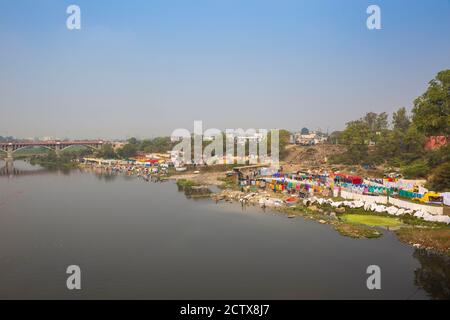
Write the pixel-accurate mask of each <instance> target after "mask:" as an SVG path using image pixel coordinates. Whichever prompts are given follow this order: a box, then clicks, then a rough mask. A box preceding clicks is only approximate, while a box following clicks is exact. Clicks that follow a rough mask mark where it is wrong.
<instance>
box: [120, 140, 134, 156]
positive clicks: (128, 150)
mask: <svg viewBox="0 0 450 320" xmlns="http://www.w3.org/2000/svg"><path fill="white" fill-rule="evenodd" d="M137 151H138V147H137V145H136V144H131V143H127V144H126V145H124V146H123V147H122V148H120V149H119V150H118V151H117V154H118V155H119V156H120V157H122V158H130V157H134V156H135V155H136V154H137Z"/></svg>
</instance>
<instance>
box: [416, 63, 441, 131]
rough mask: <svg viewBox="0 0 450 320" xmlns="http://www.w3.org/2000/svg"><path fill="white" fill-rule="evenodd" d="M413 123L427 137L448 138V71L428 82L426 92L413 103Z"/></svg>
mask: <svg viewBox="0 0 450 320" xmlns="http://www.w3.org/2000/svg"><path fill="white" fill-rule="evenodd" d="M412 112H413V118H412V119H413V122H414V124H415V125H416V126H417V129H419V130H420V131H422V132H423V133H425V134H426V135H427V136H434V135H445V136H446V137H449V136H450V125H449V124H450V69H447V70H444V71H441V72H439V73H438V74H437V76H436V78H435V79H433V80H431V81H430V82H429V86H428V89H427V91H426V92H425V93H424V94H423V95H421V96H420V97H418V98H417V99H416V100H415V101H414V108H413V110H412Z"/></svg>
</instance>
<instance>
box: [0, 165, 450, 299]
mask: <svg viewBox="0 0 450 320" xmlns="http://www.w3.org/2000/svg"><path fill="white" fill-rule="evenodd" d="M4 165H5V163H4V162H1V161H0V168H2V167H3V168H2V169H1V170H0V298H3V299H10V298H19V299H31V298H35V299H48V298H59V299H81V298H83V299H110V298H112V299H116V298H121V299H382V298H384V299H429V298H448V297H449V288H450V284H449V276H450V265H449V262H448V260H447V259H445V258H442V257H439V256H434V255H429V254H426V253H424V252H422V251H418V250H415V249H414V248H412V247H410V246H407V245H405V244H403V243H400V242H399V241H398V240H396V238H395V236H394V235H393V234H391V233H390V232H385V234H384V236H383V237H381V238H379V239H370V240H367V239H363V240H361V239H351V238H347V237H343V236H341V235H339V234H338V233H337V232H335V231H334V230H332V228H330V226H327V225H321V224H319V223H317V222H313V221H307V220H303V219H301V218H297V219H288V218H286V217H285V216H283V215H280V214H275V213H272V212H269V211H265V212H264V211H262V210H261V209H259V208H250V207H247V208H242V207H241V206H240V205H234V204H228V203H219V204H216V203H215V202H213V201H211V200H193V199H188V198H186V196H185V195H184V194H183V193H182V192H179V191H178V189H177V187H176V185H175V184H174V183H173V182H166V183H151V182H145V181H143V180H140V179H138V178H135V177H124V176H105V175H99V174H95V173H90V172H82V171H80V170H78V169H77V170H72V171H70V172H60V171H47V170H45V169H42V168H40V167H36V166H30V165H29V164H27V163H25V162H22V161H15V162H14V168H11V167H9V168H6V167H4ZM69 265H78V266H79V267H80V268H81V275H82V276H81V286H82V289H81V290H79V291H77V290H73V291H70V290H68V289H67V288H66V279H67V277H68V274H66V268H67V267H68V266H69ZM369 265H378V266H379V267H380V268H381V290H368V289H367V286H366V280H367V278H368V277H369V275H368V274H367V273H366V269H367V267H368V266H369Z"/></svg>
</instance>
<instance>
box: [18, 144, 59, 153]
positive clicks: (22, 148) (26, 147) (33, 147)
mask: <svg viewBox="0 0 450 320" xmlns="http://www.w3.org/2000/svg"><path fill="white" fill-rule="evenodd" d="M36 147H38V148H45V149H48V150H50V151H54V150H55V149H54V148H52V147H49V146H23V147H20V148H17V149H15V150H13V151H12V152H11V153H12V154H14V153H15V152H16V151H19V150H24V149H35V148H36Z"/></svg>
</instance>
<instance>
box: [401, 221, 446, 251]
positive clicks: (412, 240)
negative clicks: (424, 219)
mask: <svg viewBox="0 0 450 320" xmlns="http://www.w3.org/2000/svg"><path fill="white" fill-rule="evenodd" d="M395 234H396V235H397V237H398V238H399V239H400V240H401V241H403V242H406V243H409V244H412V245H419V246H420V247H422V248H431V249H433V250H436V251H438V252H440V253H444V254H446V255H448V256H450V228H448V227H447V228H435V229H431V228H417V227H414V228H401V229H399V230H397V231H396V232H395Z"/></svg>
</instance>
